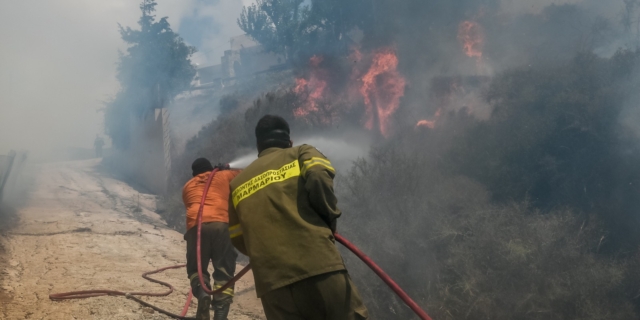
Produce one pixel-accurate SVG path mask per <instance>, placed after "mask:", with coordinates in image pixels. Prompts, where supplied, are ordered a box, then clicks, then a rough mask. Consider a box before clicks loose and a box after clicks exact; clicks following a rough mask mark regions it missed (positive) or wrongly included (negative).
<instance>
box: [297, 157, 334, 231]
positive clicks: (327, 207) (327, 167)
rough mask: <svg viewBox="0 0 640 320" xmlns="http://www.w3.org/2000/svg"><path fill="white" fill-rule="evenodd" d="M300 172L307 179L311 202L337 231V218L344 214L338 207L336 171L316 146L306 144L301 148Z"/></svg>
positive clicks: (332, 229)
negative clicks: (334, 179) (335, 188)
mask: <svg viewBox="0 0 640 320" xmlns="http://www.w3.org/2000/svg"><path fill="white" fill-rule="evenodd" d="M301 151H302V152H301V155H300V164H301V171H300V174H301V175H302V176H303V177H304V179H305V185H304V186H305V189H306V190H307V192H309V202H310V203H311V206H312V207H313V208H314V209H315V210H316V212H318V214H319V215H320V217H321V218H322V219H323V220H324V221H325V222H326V223H327V224H328V225H329V227H330V228H331V231H333V232H335V231H336V223H337V221H336V219H338V217H340V215H341V214H342V213H341V212H340V209H338V199H337V198H336V195H335V192H334V190H333V178H334V177H335V174H336V171H335V169H334V168H333V166H332V165H331V162H330V161H329V159H327V158H326V157H325V156H324V155H323V154H322V153H320V152H319V151H318V150H317V149H316V148H314V147H311V146H305V147H304V148H303V149H301Z"/></svg>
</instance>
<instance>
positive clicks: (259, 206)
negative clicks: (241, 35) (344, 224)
mask: <svg viewBox="0 0 640 320" xmlns="http://www.w3.org/2000/svg"><path fill="white" fill-rule="evenodd" d="M255 133H256V138H257V143H258V144H257V147H258V152H259V155H258V159H257V160H256V161H254V162H253V163H252V164H251V165H249V166H248V167H247V168H246V169H245V170H243V171H242V173H240V174H239V175H238V176H237V177H236V178H235V179H233V180H232V181H231V196H230V201H229V232H230V236H231V241H232V243H233V245H234V246H235V247H236V248H237V249H238V250H240V251H241V252H242V253H244V254H246V255H247V256H249V258H250V260H251V265H252V268H253V273H254V277H255V284H256V291H257V294H258V297H259V298H260V299H261V300H262V305H263V307H264V311H265V314H266V316H267V319H269V320H290V319H291V320H293V319H295V320H316V319H317V320H352V319H353V320H355V319H367V318H368V314H367V310H366V308H365V306H364V305H363V304H362V300H361V298H360V294H359V293H358V291H357V290H356V288H355V286H354V284H353V283H352V281H351V278H350V277H349V274H348V273H347V271H346V268H345V266H344V262H343V260H342V257H341V256H340V253H339V252H338V248H337V247H336V245H335V239H334V236H333V233H334V232H335V228H336V219H337V218H338V217H339V216H340V214H341V212H340V210H339V209H338V207H337V200H336V197H335V194H334V191H333V177H334V176H335V170H334V168H333V167H332V165H331V163H330V162H329V160H328V159H327V158H326V157H325V156H324V155H323V154H322V153H320V152H319V151H318V150H317V149H315V148H314V147H312V146H309V145H302V146H298V147H292V142H291V141H290V139H289V125H288V124H287V122H286V121H285V120H284V119H283V118H281V117H278V116H271V115H267V116H264V117H263V118H262V119H260V121H259V122H258V125H257V126H256V130H255Z"/></svg>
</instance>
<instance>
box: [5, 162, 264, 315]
mask: <svg viewBox="0 0 640 320" xmlns="http://www.w3.org/2000/svg"><path fill="white" fill-rule="evenodd" d="M97 165H98V161H97V160H89V161H78V162H65V163H56V164H47V165H43V166H41V167H39V174H38V175H37V179H36V181H35V187H34V190H33V191H32V193H31V198H30V200H29V201H28V205H27V206H25V207H23V208H21V209H19V210H18V214H19V218H20V222H19V225H18V226H17V227H16V228H14V229H13V230H12V231H11V232H10V233H9V234H8V235H6V236H5V237H2V239H0V241H2V244H3V246H4V247H5V252H4V253H2V251H0V254H2V255H3V257H0V261H4V265H3V266H2V265H0V272H1V274H0V279H1V280H0V281H1V283H0V284H1V285H0V298H2V303H1V305H0V318H1V319H168V317H166V316H164V315H161V314H159V313H157V312H153V311H152V310H151V309H148V308H144V307H142V306H140V305H139V304H137V303H135V302H133V301H131V300H128V299H126V298H125V297H97V298H89V299H83V300H67V301H62V302H52V301H50V300H49V298H48V295H49V294H50V293H57V292H66V291H74V290H87V289H114V290H120V291H151V292H163V291H165V287H162V286H160V285H157V284H153V283H150V282H148V281H146V280H144V279H142V278H141V277H140V275H141V274H142V273H143V272H146V271H151V270H155V269H158V268H161V267H165V266H170V265H176V264H182V263H184V261H185V241H184V240H183V239H182V234H180V233H178V232H176V231H173V230H170V229H168V228H166V226H165V225H164V223H163V222H162V221H161V219H160V218H159V216H158V215H157V214H156V213H155V212H154V211H155V197H154V196H152V195H147V194H141V193H138V192H137V191H135V190H134V189H133V188H131V187H130V186H129V185H127V184H125V183H123V182H121V181H118V180H115V179H112V178H109V177H107V176H106V175H104V174H101V173H99V172H98V171H97V170H96V167H97ZM239 267H240V266H239ZM238 270H239V269H238ZM155 278H157V279H159V280H162V281H166V282H169V283H171V284H173V285H174V286H175V287H176V289H177V291H176V292H174V293H173V294H171V295H170V296H168V297H159V298H143V300H146V301H148V302H150V303H152V304H154V305H157V306H160V307H162V308H164V309H166V310H169V311H171V312H174V313H179V312H180V311H181V310H182V306H183V305H184V302H185V297H186V293H187V292H188V279H187V275H186V271H185V270H184V269H178V270H169V271H166V272H165V273H163V274H159V275H156V276H155ZM236 293H237V294H236V298H235V303H234V304H233V307H232V311H231V315H230V316H229V319H231V320H236V319H237V320H245V319H265V318H264V316H263V313H262V307H261V305H260V302H259V300H258V299H257V298H256V295H255V290H254V287H253V277H252V275H251V274H248V275H247V276H245V278H244V279H243V280H241V282H240V283H238V285H237V286H236ZM194 313H195V303H193V304H192V307H191V309H190V313H189V315H193V314H194Z"/></svg>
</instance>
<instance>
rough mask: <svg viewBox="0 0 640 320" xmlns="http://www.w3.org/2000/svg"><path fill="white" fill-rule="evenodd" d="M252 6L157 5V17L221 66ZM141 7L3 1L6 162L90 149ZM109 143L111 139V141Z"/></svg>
mask: <svg viewBox="0 0 640 320" xmlns="http://www.w3.org/2000/svg"><path fill="white" fill-rule="evenodd" d="M248 3H249V1H248V0H243V1H240V0H158V6H157V17H158V18H159V17H164V16H168V17H169V22H170V23H171V26H172V28H173V29H174V30H175V31H178V32H179V33H180V34H181V35H182V33H183V32H184V35H183V37H184V38H185V40H186V41H187V42H188V43H189V44H191V45H195V46H196V47H198V49H199V50H200V52H199V53H197V54H196V56H194V59H193V60H194V63H198V64H199V65H210V64H217V63H219V61H220V56H221V55H222V53H223V51H224V50H226V49H227V48H228V46H229V43H228V40H229V38H230V37H231V36H235V35H239V34H242V31H241V30H240V28H239V27H238V26H237V24H236V19H237V17H238V16H239V15H240V12H241V10H242V4H248ZM139 4H140V1H138V0H108V1H104V0H5V1H0V43H1V45H0V154H6V153H7V152H8V151H9V150H11V149H16V150H17V149H21V150H29V151H30V152H32V153H36V154H42V153H46V152H49V151H51V150H60V149H65V148H73V147H92V146H93V141H94V139H95V137H96V134H103V133H104V125H103V113H102V108H103V107H104V101H107V100H108V99H109V98H110V97H112V96H113V95H114V94H115V93H116V92H117V90H118V82H117V81H116V78H115V74H116V64H117V60H118V51H119V50H124V49H125V48H126V47H125V46H124V43H123V42H122V41H121V39H120V35H119V33H118V23H119V24H121V25H123V26H130V27H137V20H138V18H139V16H140V11H139V8H138V6H139ZM107 141H108V139H107Z"/></svg>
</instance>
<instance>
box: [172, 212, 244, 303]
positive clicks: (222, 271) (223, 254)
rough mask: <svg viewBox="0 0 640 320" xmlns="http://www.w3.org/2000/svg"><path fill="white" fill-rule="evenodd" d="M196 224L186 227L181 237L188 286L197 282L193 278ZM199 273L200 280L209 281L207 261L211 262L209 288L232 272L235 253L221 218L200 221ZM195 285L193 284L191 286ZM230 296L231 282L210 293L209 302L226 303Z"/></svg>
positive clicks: (195, 256)
mask: <svg viewBox="0 0 640 320" xmlns="http://www.w3.org/2000/svg"><path fill="white" fill-rule="evenodd" d="M197 236H198V226H195V227H193V228H191V229H189V230H188V231H187V233H186V234H185V235H184V239H185V240H187V274H188V275H189V280H192V281H191V283H192V287H194V285H195V284H197V282H195V281H193V280H194V279H195V278H196V277H197V276H198V260H197V248H196V240H197ZM200 249H201V259H202V260H201V263H202V277H203V278H204V279H203V280H204V283H205V284H206V285H207V286H209V289H211V285H210V281H211V278H210V275H209V271H208V270H207V269H208V267H209V261H212V262H213V281H214V282H213V289H218V288H220V287H222V286H223V285H225V284H226V283H227V282H228V281H229V280H231V278H233V275H234V274H235V272H236V258H237V257H238V254H237V253H236V251H235V249H234V248H233V245H231V239H230V237H229V224H228V223H224V222H206V223H203V224H202V241H201V243H200ZM194 289H195V288H194ZM232 298H233V286H231V287H230V288H228V289H225V290H224V291H223V292H222V293H220V294H216V295H214V296H213V303H214V304H216V303H230V302H231V299H232Z"/></svg>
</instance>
